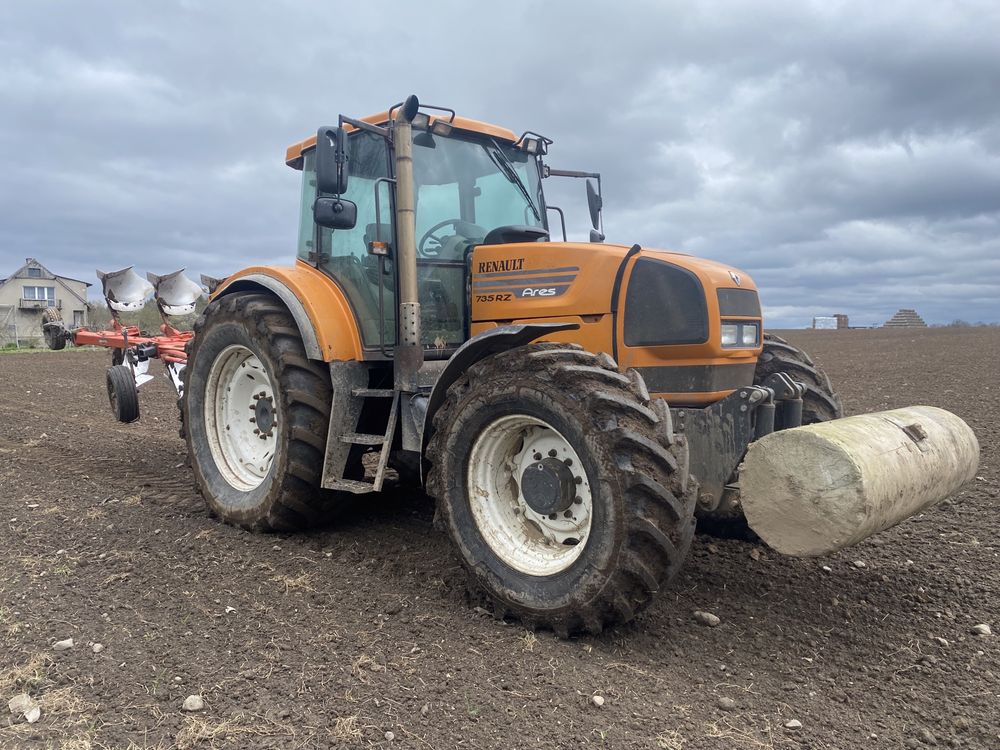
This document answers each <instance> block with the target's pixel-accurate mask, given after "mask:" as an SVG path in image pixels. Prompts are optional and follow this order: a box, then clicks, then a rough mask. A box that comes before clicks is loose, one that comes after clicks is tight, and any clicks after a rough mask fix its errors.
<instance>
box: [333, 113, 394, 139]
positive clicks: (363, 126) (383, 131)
mask: <svg viewBox="0 0 1000 750" xmlns="http://www.w3.org/2000/svg"><path fill="white" fill-rule="evenodd" d="M338 124H339V126H340V127H344V125H350V126H351V127H353V128H357V129H358V130H364V131H367V132H369V133H374V134H375V135H378V136H381V137H382V138H388V137H389V129H388V128H383V127H379V126H378V125H372V124H371V123H370V122H365V121H364V120H355V119H354V118H353V117H348V116H347V115H341V116H340V121H339V123H338Z"/></svg>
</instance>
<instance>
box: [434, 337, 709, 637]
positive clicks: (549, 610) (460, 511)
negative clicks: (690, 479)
mask: <svg viewBox="0 0 1000 750" xmlns="http://www.w3.org/2000/svg"><path fill="white" fill-rule="evenodd" d="M512 414H521V415H527V416H528V417H530V418H533V419H539V420H542V421H544V422H545V423H547V424H548V425H551V427H552V428H554V430H556V431H558V433H560V434H561V435H562V436H564V437H565V439H566V441H567V442H568V443H569V445H571V446H572V447H573V449H574V450H575V452H576V454H577V455H578V456H579V457H580V460H581V463H582V464H583V466H584V469H585V471H586V479H587V482H588V483H589V491H590V492H591V497H592V501H591V505H592V520H591V523H590V528H589V532H588V535H587V537H586V540H585V541H584V542H581V544H582V546H583V549H582V552H580V553H579V555H578V557H576V558H575V560H574V561H573V562H572V563H571V564H569V566H568V567H567V568H565V569H563V570H559V571H558V572H555V573H552V574H548V575H529V574H527V573H525V572H523V571H522V570H519V569H517V568H515V567H512V566H511V565H510V564H508V563H506V562H505V561H504V560H503V559H502V558H501V556H500V555H498V554H497V552H495V551H494V549H493V548H492V547H491V546H490V542H488V541H486V539H485V538H484V535H483V533H482V531H481V530H480V528H479V527H478V526H477V523H476V520H475V515H474V511H473V508H472V503H474V502H479V501H482V497H481V494H482V493H481V491H480V492H478V493H470V486H469V485H470V472H469V469H470V466H469V464H470V456H471V455H472V453H473V450H474V448H473V446H474V444H476V441H477V438H478V437H479V436H480V435H483V434H486V432H487V430H488V429H489V428H490V426H491V425H493V424H495V423H497V422H498V420H500V419H501V418H503V417H506V416H509V415H512ZM434 430H435V431H434V434H433V436H432V437H431V438H430V442H429V445H428V458H429V460H430V462H431V470H430V472H429V475H428V490H429V493H430V494H431V495H432V496H434V497H435V498H436V499H437V516H436V521H437V523H438V524H439V526H440V527H442V528H443V529H445V530H447V532H448V533H449V535H450V536H451V538H452V540H453V542H454V544H455V547H456V550H457V553H458V556H459V557H460V559H461V561H462V563H463V564H464V566H465V568H466V570H467V571H468V573H469V577H470V580H471V582H472V585H473V588H474V590H478V591H480V592H482V595H483V597H484V598H485V600H486V602H487V604H488V605H490V606H491V608H492V611H493V613H494V614H495V615H496V616H497V617H501V618H502V617H505V616H508V615H511V616H516V617H518V618H520V619H521V620H522V621H523V622H524V623H525V625H526V626H528V627H532V628H533V627H538V626H542V627H548V628H551V629H553V630H554V631H556V633H558V634H559V635H562V636H567V635H570V634H572V633H576V632H580V631H586V632H591V633H597V632H600V631H601V630H602V629H603V628H604V627H606V626H608V625H611V624H614V623H619V622H625V621H628V620H631V619H632V618H633V617H634V616H635V615H636V613H637V612H639V611H640V610H641V609H642V608H643V607H645V606H646V605H647V604H649V602H650V600H651V599H652V597H653V595H654V594H655V593H656V592H657V590H659V589H660V588H662V587H663V586H664V585H665V584H666V583H667V581H669V580H670V579H671V578H672V577H673V576H674V575H675V574H676V573H677V571H678V570H679V568H680V566H681V564H682V563H683V561H684V560H685V558H686V557H687V554H688V550H689V548H690V545H691V540H692V537H693V534H694V517H693V512H694V496H695V493H694V492H692V491H688V488H687V482H686V468H685V467H686V460H685V459H686V456H684V455H682V454H683V453H684V449H683V448H682V446H681V445H679V444H677V443H675V442H674V438H673V435H672V431H671V428H670V422H669V410H668V409H667V408H666V403H665V402H662V401H660V400H657V402H650V399H649V394H648V392H647V391H646V388H645V385H644V384H643V383H642V380H641V378H639V377H638V375H637V374H635V373H629V374H626V375H622V374H620V373H619V372H618V370H617V368H616V366H615V363H614V361H613V360H611V358H610V357H608V356H607V355H606V354H603V355H594V354H591V353H589V352H585V351H583V349H582V348H580V347H577V346H575V345H571V344H533V345H530V346H525V347H519V348H517V349H514V350H511V351H508V352H503V353H500V354H496V355H493V356H490V357H487V358H485V359H483V360H481V361H480V362H478V363H477V364H475V365H474V366H473V367H471V368H470V369H469V370H468V372H467V373H466V374H465V375H463V376H462V377H461V378H460V379H459V380H458V381H456V382H455V383H454V384H453V385H452V386H451V388H450V389H449V391H448V395H447V399H446V402H445V403H444V404H443V405H442V407H441V408H440V410H439V411H438V412H437V414H436V415H435V416H434ZM549 455H552V454H549ZM536 458H537V456H536ZM505 476H509V477H511V478H513V476H514V475H513V473H511V474H508V475H505ZM477 489H478V488H477ZM511 492H521V490H511ZM522 497H523V495H522Z"/></svg>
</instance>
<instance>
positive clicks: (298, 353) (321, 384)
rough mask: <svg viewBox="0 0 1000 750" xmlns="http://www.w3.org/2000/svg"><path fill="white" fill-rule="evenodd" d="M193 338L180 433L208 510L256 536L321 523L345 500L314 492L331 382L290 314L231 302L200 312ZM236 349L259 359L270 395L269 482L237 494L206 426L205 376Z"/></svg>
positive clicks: (242, 300) (256, 301) (270, 301)
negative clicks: (310, 356)
mask: <svg viewBox="0 0 1000 750" xmlns="http://www.w3.org/2000/svg"><path fill="white" fill-rule="evenodd" d="M194 330H195V337H194V339H193V340H192V341H191V343H190V345H189V351H188V365H187V367H185V368H184V370H183V371H182V374H181V377H182V379H183V381H184V395H183V397H182V398H181V399H180V407H181V433H182V436H183V437H184V438H185V440H186V442H187V449H188V460H189V461H190V463H191V467H192V470H193V472H194V476H195V481H196V483H197V486H198V490H199V492H201V495H202V496H203V497H204V498H205V501H206V502H207V503H208V506H209V508H211V510H212V511H213V512H214V513H216V514H217V515H218V516H219V517H220V518H222V519H223V520H224V521H226V522H228V523H232V524H236V525H238V526H242V527H243V528H246V529H251V530H254V531H279V530H291V529H296V528H302V527H305V526H308V525H310V524H313V523H316V522H318V521H321V520H324V519H325V516H326V515H327V513H328V512H329V511H331V510H334V509H335V506H336V505H337V503H338V502H339V501H341V500H342V499H343V498H341V497H340V493H330V492H324V491H322V490H320V489H319V484H320V478H321V473H322V467H323V456H324V451H325V445H326V433H327V428H328V424H329V416H330V403H331V385H330V378H329V375H328V373H327V371H326V369H325V368H324V367H323V366H322V364H320V363H317V362H313V361H311V360H309V359H308V357H307V356H306V353H305V347H304V346H303V344H302V338H301V335H300V333H299V330H298V328H297V327H296V325H295V321H294V319H293V318H292V316H291V314H290V313H289V312H288V310H287V309H286V308H285V307H284V306H283V305H282V304H281V302H280V301H278V300H277V299H276V298H275V297H272V296H271V295H267V294H235V295H228V296H225V297H222V298H220V299H217V300H215V301H214V302H212V303H211V304H210V305H209V306H208V307H207V308H206V309H205V312H204V314H203V315H201V316H200V317H199V319H198V320H197V321H196V323H195V325H194ZM234 345H237V346H240V347H244V348H246V349H248V350H250V351H251V352H252V353H253V354H254V355H255V356H256V357H257V358H258V359H259V361H260V363H261V364H262V365H263V368H264V370H265V371H266V373H267V376H268V377H269V379H270V383H271V385H272V387H273V397H274V419H275V425H276V426H275V428H274V429H275V430H276V432H277V435H276V438H275V441H274V453H273V458H272V459H271V463H270V467H269V469H268V470H267V474H266V476H264V477H263V479H262V481H261V482H260V484H259V485H258V486H256V487H253V488H252V489H249V490H247V489H240V488H237V487H234V486H233V485H232V484H231V483H230V482H229V481H228V480H227V479H226V477H225V475H224V474H223V472H222V471H220V469H219V467H218V466H217V465H216V461H215V459H214V458H213V453H212V450H211V448H210V446H209V436H208V429H209V428H208V426H207V425H206V422H207V420H206V408H205V407H206V389H207V387H208V384H207V381H208V376H209V373H210V371H211V368H212V366H213V363H214V362H215V360H216V358H217V357H218V356H219V355H220V354H221V353H222V352H223V351H224V350H226V349H227V347H232V346H234ZM250 416H251V412H250V411H247V418H248V419H249V417H250ZM343 500H346V499H343Z"/></svg>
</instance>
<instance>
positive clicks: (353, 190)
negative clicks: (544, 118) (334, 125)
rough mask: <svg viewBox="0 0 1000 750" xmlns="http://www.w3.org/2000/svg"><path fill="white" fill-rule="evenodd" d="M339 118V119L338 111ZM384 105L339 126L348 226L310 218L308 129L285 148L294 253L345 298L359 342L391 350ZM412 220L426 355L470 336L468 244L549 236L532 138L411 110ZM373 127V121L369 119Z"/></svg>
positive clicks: (389, 187) (391, 245)
mask: <svg viewBox="0 0 1000 750" xmlns="http://www.w3.org/2000/svg"><path fill="white" fill-rule="evenodd" d="M345 119H346V118H345ZM389 121H390V120H389V113H388V112H386V113H382V114H379V115H373V116H371V117H367V118H365V119H364V120H361V121H356V122H359V123H363V124H364V125H369V126H374V128H371V127H369V128H365V127H363V126H362V127H358V126H357V125H355V126H353V127H351V126H348V127H346V128H344V137H343V138H344V156H345V159H346V174H347V177H348V179H347V184H346V186H345V190H344V191H343V193H341V194H340V195H339V199H340V200H342V201H349V202H350V203H353V204H354V206H355V207H356V220H355V223H354V225H353V226H350V227H341V228H336V229H334V228H330V227H323V226H321V225H320V224H319V223H318V222H317V221H316V220H315V214H314V204H315V202H316V199H317V197H320V196H321V195H322V193H321V192H320V191H318V189H317V179H316V162H317V148H316V143H317V139H316V138H311V139H308V140H306V141H303V142H302V143H299V144H296V145H294V146H292V147H290V148H289V149H288V154H287V159H286V162H287V163H288V164H289V165H290V166H292V167H294V168H296V169H300V170H301V171H302V202H301V223H300V228H299V242H298V257H299V259H300V260H302V261H303V262H305V263H309V264H310V265H314V266H315V267H316V268H318V269H320V270H322V271H324V272H325V273H326V274H328V275H329V277H330V278H331V279H333V280H334V281H335V282H336V283H337V284H339V285H340V286H341V287H342V288H343V291H344V293H345V295H346V296H347V298H348V299H349V301H350V304H351V306H352V308H353V310H354V312H355V314H356V316H357V319H358V321H359V325H360V328H361V337H362V341H363V345H364V347H365V349H366V350H368V352H369V353H370V355H371V356H373V357H376V358H377V357H378V356H380V355H381V356H389V355H391V350H392V347H393V346H394V345H395V343H396V336H397V320H396V307H397V297H396V292H397V283H398V279H397V273H396V269H397V264H396V262H395V255H396V253H395V250H396V244H397V242H396V228H395V217H394V205H393V201H394V191H393V185H394V181H395V180H394V171H395V170H394V155H393V149H392V139H391V137H387V136H388V133H389V132H390V131H385V132H384V133H383V132H379V131H381V130H382V128H381V127H380V125H384V124H386V123H388V122H389ZM412 127H413V138H412V164H413V181H412V182H413V200H414V209H415V211H414V230H415V240H416V243H415V244H416V269H417V286H418V295H419V299H420V304H421V321H420V322H421V326H420V329H421V339H422V341H421V343H422V345H423V348H424V350H425V358H426V359H444V358H447V357H449V356H450V355H451V354H452V353H454V352H455V351H456V350H457V348H458V347H459V346H461V344H462V343H463V342H464V341H466V340H467V339H468V338H469V336H470V309H469V294H468V285H469V268H470V254H471V252H472V250H473V249H474V248H475V247H477V246H480V245H490V244H500V243H511V242H524V241H530V242H534V241H539V240H543V241H544V240H547V239H548V238H549V230H548V225H547V221H546V206H545V199H544V195H543V192H542V183H541V178H542V164H541V160H540V157H541V151H542V148H540V146H541V144H543V143H545V141H544V140H542V139H540V138H537V137H531V136H526V137H523V138H521V139H518V138H516V137H515V135H514V133H513V132H512V131H509V130H506V129H503V128H498V127H495V126H492V125H487V124H485V123H481V122H478V121H475V120H470V119H467V118H462V117H457V116H456V115H455V114H454V112H448V113H446V114H445V115H442V116H438V115H427V114H423V113H420V114H418V115H417V117H415V119H414V122H413V123H412ZM376 129H377V130H376Z"/></svg>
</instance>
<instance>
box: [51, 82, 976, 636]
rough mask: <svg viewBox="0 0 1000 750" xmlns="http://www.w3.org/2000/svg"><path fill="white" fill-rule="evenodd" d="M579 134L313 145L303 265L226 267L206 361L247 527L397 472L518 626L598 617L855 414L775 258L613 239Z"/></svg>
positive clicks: (453, 118)
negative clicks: (575, 183)
mask: <svg viewBox="0 0 1000 750" xmlns="http://www.w3.org/2000/svg"><path fill="white" fill-rule="evenodd" d="M551 144H552V141H551V140H549V139H548V138H545V137H543V136H541V135H539V134H537V133H533V132H530V131H529V132H526V133H523V134H522V135H520V136H518V135H516V134H515V133H514V132H512V131H510V130H507V129H505V128H501V127H497V126H495V125H489V124H486V123H482V122H477V121H475V120H471V119H467V118H464V117H460V116H458V115H456V113H455V112H454V111H452V110H450V109H445V108H440V107H433V106H427V105H421V104H419V103H418V101H417V99H416V98H415V97H412V96H411V97H410V98H408V99H407V100H406V101H405V102H403V103H401V104H397V105H395V106H393V107H391V108H389V110H388V111H386V112H382V113H380V114H377V115H374V116H371V117H366V118H364V119H354V118H351V117H346V116H341V117H340V121H339V123H338V125H337V126H331V127H323V128H320V129H319V132H318V134H317V136H316V137H312V138H309V139H307V140H305V141H302V142H301V143H297V144H295V145H293V146H291V147H289V149H288V151H287V156H286V163H287V164H288V165H289V166H290V167H292V168H293V169H296V170H299V171H301V173H302V200H301V217H300V231H299V240H298V252H297V259H296V261H295V263H294V265H292V266H287V267H273V266H253V267H250V268H246V269H244V270H242V271H240V272H238V273H235V274H233V275H232V276H229V277H228V278H226V279H225V280H222V281H215V280H210V279H206V280H205V281H206V283H207V284H208V285H209V286H210V287H211V288H210V292H211V301H210V303H209V305H208V307H207V309H206V310H205V311H204V314H203V315H202V316H201V317H200V318H199V320H198V322H197V323H196V324H195V333H194V337H193V339H192V340H191V342H190V343H189V344H188V347H187V356H186V360H185V362H183V363H182V364H183V366H182V367H181V368H180V371H179V376H180V377H179V380H180V382H179V383H177V386H178V391H179V393H180V394H181V397H180V400H179V403H180V408H181V417H182V421H183V428H182V433H183V435H184V437H185V439H186V441H187V447H188V451H189V455H190V461H191V466H192V469H193V472H194V475H195V478H196V481H197V485H198V488H199V490H200V492H201V494H202V495H203V496H204V498H205V500H206V501H207V503H208V505H209V506H210V508H211V509H212V510H213V511H214V512H215V513H216V514H217V515H218V516H219V517H221V518H222V519H223V520H225V521H227V522H229V523H233V524H238V525H240V526H242V527H245V528H247V529H252V530H261V531H270V530H288V529H295V528H301V527H304V526H308V525H310V524H313V523H315V522H317V521H319V520H321V519H323V518H326V517H328V516H329V515H330V514H331V512H332V511H336V510H337V508H338V507H342V506H343V505H344V504H346V503H347V502H348V501H349V500H352V499H356V498H357V496H359V495H365V494H370V493H378V492H379V491H380V490H381V489H382V486H383V482H384V479H385V476H386V471H387V469H388V468H389V467H393V468H395V469H396V470H397V471H398V473H399V475H400V477H401V478H403V479H404V480H405V479H407V478H412V479H414V480H416V481H423V482H424V484H425V486H426V489H427V492H428V493H429V494H430V495H431V496H433V497H434V498H435V500H436V503H437V521H438V523H439V525H440V527H441V528H443V529H444V530H445V531H446V532H447V533H448V535H449V536H450V537H451V539H452V540H453V542H454V545H455V548H456V550H457V554H458V556H459V557H460V558H461V560H462V562H463V563H464V565H465V567H466V568H467V570H468V572H469V575H470V579H471V581H472V583H473V586H474V587H475V588H476V589H477V590H478V591H480V592H482V594H483V595H484V597H485V599H486V600H487V601H488V603H489V605H490V607H491V609H492V611H494V612H495V613H496V614H497V615H498V616H501V617H503V616H508V615H510V616H516V617H520V618H521V619H522V620H524V621H525V622H527V623H528V624H531V625H541V626H546V627H550V628H552V629H554V630H555V631H556V632H558V633H562V634H568V633H573V632H579V631H589V632H598V631H600V630H601V629H602V628H604V627H606V626H608V625H611V624H614V623H617V622H621V621H627V620H629V619H631V618H632V617H633V616H634V615H635V614H636V612H638V611H639V610H640V609H641V608H642V607H644V606H645V605H646V604H648V603H649V601H650V600H651V597H652V596H653V595H654V593H655V592H656V591H658V590H659V589H661V588H663V587H664V585H665V584H666V583H667V581H668V580H669V579H670V578H671V577H672V576H673V575H674V574H675V573H676V572H677V570H678V569H679V568H680V566H681V564H682V563H683V561H684V559H685V557H686V556H687V554H688V550H689V548H690V546H691V542H692V537H693V534H694V529H695V523H696V516H701V517H704V518H708V519H712V518H729V519H733V518H735V519H741V518H742V512H741V498H742V488H741V484H740V465H741V461H742V460H744V458H745V455H746V453H747V450H748V447H750V446H751V445H752V444H756V443H765V442H766V441H767V439H768V438H769V437H771V436H772V435H773V434H778V433H780V432H789V433H794V432H797V431H798V430H803V429H805V430H808V429H811V428H802V427H800V425H802V424H803V423H807V424H808V423H814V422H828V421H829V423H830V424H836V423H838V422H849V421H850V420H838V419H837V418H838V417H841V405H840V400H839V399H838V397H837V396H836V395H835V394H834V393H833V391H832V390H831V388H830V383H829V381H828V379H827V378H826V377H825V375H824V374H823V373H822V372H821V371H820V370H819V369H818V368H816V367H815V366H814V365H813V364H812V362H811V361H810V360H809V358H808V357H807V356H806V355H805V354H803V353H802V352H800V351H799V350H797V349H795V348H794V347H792V346H790V345H789V344H787V343H786V342H784V341H782V340H781V339H778V338H776V337H770V336H768V335H766V334H764V332H763V328H762V326H763V323H762V316H761V307H760V302H759V300H758V295H757V289H756V286H755V285H754V282H753V280H752V279H751V278H750V276H749V275H748V274H746V273H744V272H743V271H740V270H737V269H734V268H730V267H728V266H725V265H722V264H720V263H716V262H713V261H709V260H704V259H700V258H695V257H692V256H689V255H686V254H683V253H677V252H669V251H664V250H656V249H652V248H645V247H641V246H639V245H631V246H629V245H615V244H608V243H605V242H604V236H603V234H602V232H601V228H602V223H601V183H600V177H599V176H598V175H597V174H591V173H585V172H571V171H565V170H557V169H552V168H550V167H549V166H548V165H547V163H546V156H547V152H548V148H549V146H550V145H551ZM556 177H571V178H583V179H585V180H586V188H587V196H588V204H589V209H590V216H591V219H592V222H593V228H592V230H591V238H590V239H591V241H590V242H586V243H579V242H567V241H566V232H565V225H564V222H563V221H562V211H561V210H560V209H559V208H558V207H556V206H553V205H550V204H548V203H547V202H546V196H545V192H544V190H543V183H544V181H545V180H546V179H551V178H556ZM595 186H596V187H595ZM550 217H558V218H559V219H560V221H559V223H558V225H557V226H559V227H561V232H560V235H561V238H560V241H555V240H554V239H553V237H552V234H553V231H554V230H553V224H551V223H550V221H549V219H550ZM156 278H159V277H156ZM57 333H58V331H57ZM168 349H169V347H168ZM147 354H148V355H149V354H151V355H152V356H154V357H155V356H156V352H155V347H153V348H152V349H147ZM125 366H126V367H128V366H129V363H128V362H126V363H125ZM112 390H114V389H112ZM125 391H129V389H128V388H127V387H126V388H125ZM123 395H127V394H125V392H123ZM120 398H121V397H119V400H120ZM831 420H832V421H831ZM893 439H894V438H893ZM900 439H903V438H900ZM924 439H925V440H928V439H932V438H927V436H926V434H925V436H924ZM973 439H974V438H973ZM911 442H913V441H912V440H911ZM918 447H919V446H918ZM859 450H863V451H868V452H869V453H871V452H873V451H874V450H875V449H874V448H873V447H872V446H862V447H861V448H859ZM368 453H371V454H374V457H372V458H371V459H370V460H368V461H367V462H366V461H365V460H364V459H365V454H368ZM977 455H978V454H977ZM366 463H367V470H366ZM966 463H968V461H966ZM933 468H934V469H935V470H936V471H940V472H943V473H944V474H945V475H946V476H948V477H950V478H951V479H952V480H953V481H952V484H955V483H956V482H959V483H960V481H962V480H963V478H964V477H965V476H966V475H967V473H968V467H967V466H965V465H963V466H961V467H944V468H942V465H941V464H940V462H939V463H938V464H936V465H935V466H934V467H933ZM949 486H951V485H949ZM945 491H946V490H940V491H938V494H939V495H940V494H941V492H945ZM947 491H950V490H947ZM940 499H941V497H937V496H936V497H934V498H930V499H928V500H927V503H931V502H935V501H937V500H940ZM372 501H373V502H377V496H372ZM784 501H785V502H789V503H796V502H798V501H797V500H796V498H795V497H791V499H789V498H787V497H786V498H784ZM884 502H887V503H889V502H891V501H889V500H885V501H884ZM909 512H912V511H907V514H908V513H909ZM883 515H885V514H883ZM897 515H900V514H899V513H897ZM889 516H891V514H889ZM890 520H891V522H895V521H897V520H900V518H895V519H890ZM886 523H890V522H889V521H887V522H886ZM765 525H766V524H765ZM884 526H885V524H883V526H882V527H884ZM758 531H759V530H758ZM869 533H870V532H869ZM762 535H763V534H762Z"/></svg>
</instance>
